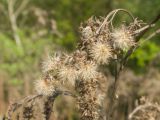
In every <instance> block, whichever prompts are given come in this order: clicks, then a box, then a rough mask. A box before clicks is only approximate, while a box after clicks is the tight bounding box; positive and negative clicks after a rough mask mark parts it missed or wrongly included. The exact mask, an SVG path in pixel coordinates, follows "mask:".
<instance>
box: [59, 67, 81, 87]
mask: <svg viewBox="0 0 160 120" xmlns="http://www.w3.org/2000/svg"><path fill="white" fill-rule="evenodd" d="M58 77H59V79H60V80H62V82H63V83H67V82H69V83H70V84H71V85H73V86H74V85H75V80H76V79H77V78H78V72H77V70H76V69H75V68H73V67H70V66H62V67H61V68H60V69H59V71H58Z"/></svg>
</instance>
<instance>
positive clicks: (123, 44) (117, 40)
mask: <svg viewBox="0 0 160 120" xmlns="http://www.w3.org/2000/svg"><path fill="white" fill-rule="evenodd" d="M111 35H112V38H113V45H114V46H115V47H116V48H119V49H121V50H126V49H129V48H130V47H131V46H134V45H135V41H134V38H133V36H132V35H131V34H130V32H129V31H128V30H127V29H126V28H125V27H122V28H120V29H115V30H114V31H113V33H112V34H111Z"/></svg>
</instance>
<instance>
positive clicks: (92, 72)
mask: <svg viewBox="0 0 160 120" xmlns="http://www.w3.org/2000/svg"><path fill="white" fill-rule="evenodd" d="M79 74H80V77H81V78H82V79H83V80H90V79H93V78H96V76H97V74H98V72H97V65H96V64H94V63H92V62H89V63H87V64H83V65H81V67H80V70H79Z"/></svg>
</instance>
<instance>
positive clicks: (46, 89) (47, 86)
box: [35, 80, 55, 96]
mask: <svg viewBox="0 0 160 120" xmlns="http://www.w3.org/2000/svg"><path fill="white" fill-rule="evenodd" d="M35 89H36V91H37V92H38V94H42V95H44V96H52V94H53V92H54V91H55V86H54V85H53V84H52V83H50V82H49V81H47V80H37V81H36V82H35Z"/></svg>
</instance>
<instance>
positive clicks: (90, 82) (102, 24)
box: [36, 14, 138, 120]
mask: <svg viewBox="0 0 160 120" xmlns="http://www.w3.org/2000/svg"><path fill="white" fill-rule="evenodd" d="M109 15H110V14H109ZM107 18H109V17H106V18H94V17H91V18H90V19H89V20H88V21H87V22H85V23H84V24H82V25H81V26H80V33H81V41H80V43H79V45H78V49H77V50H76V51H75V52H74V53H72V54H70V55H67V54H61V55H55V56H54V57H53V58H52V57H49V59H48V60H47V61H45V62H44V64H43V74H44V80H41V81H38V82H36V90H37V91H38V93H39V94H42V95H46V96H51V95H52V93H53V92H54V91H56V90H58V89H59V88H61V87H62V86H65V85H66V84H70V85H72V86H73V87H75V92H76V93H77V95H76V96H77V98H76V99H77V104H78V109H79V112H80V118H81V120H99V119H101V120H102V119H104V116H103V115H102V114H101V113H103V112H102V110H103V109H102V108H103V105H102V103H103V99H104V97H105V92H106V89H102V86H104V85H107V80H106V77H105V75H104V74H103V72H102V71H101V70H100V66H101V65H106V64H109V63H110V61H112V60H114V59H115V58H114V57H115V56H116V58H117V57H118V56H119V55H118V54H119V53H123V52H124V51H125V50H128V49H129V48H131V47H133V46H135V45H136V42H135V40H134V37H135V36H134V35H135V34H134V31H135V30H136V29H138V27H137V26H136V25H137V24H135V23H134V22H135V21H134V22H133V23H131V24H130V25H128V26H125V25H122V26H121V27H119V28H115V29H114V27H113V26H112V24H111V22H110V20H109V19H108V20H107ZM135 28H136V29H135ZM119 59H121V58H119ZM102 84H103V85H102ZM103 88H105V87H103Z"/></svg>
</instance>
